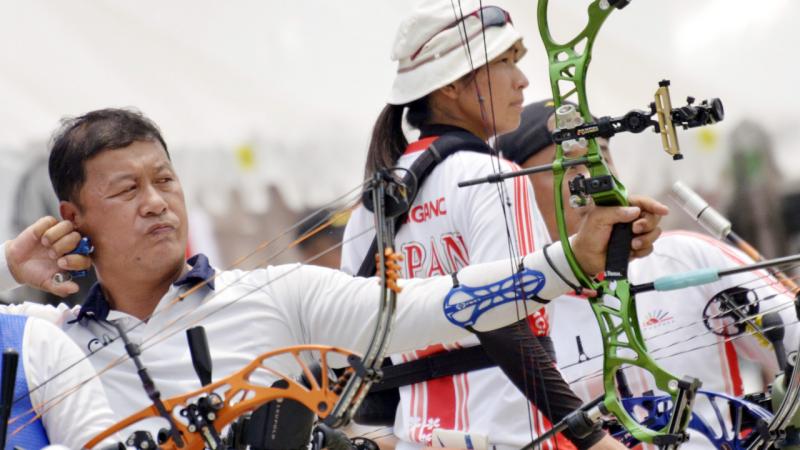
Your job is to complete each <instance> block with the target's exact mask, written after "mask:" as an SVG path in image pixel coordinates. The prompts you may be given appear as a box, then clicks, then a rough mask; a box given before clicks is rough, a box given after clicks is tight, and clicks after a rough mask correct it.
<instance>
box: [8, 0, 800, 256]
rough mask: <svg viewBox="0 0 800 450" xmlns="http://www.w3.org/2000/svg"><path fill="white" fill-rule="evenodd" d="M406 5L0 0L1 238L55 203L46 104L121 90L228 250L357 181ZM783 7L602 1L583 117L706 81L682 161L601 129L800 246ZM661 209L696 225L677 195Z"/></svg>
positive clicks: (628, 173) (532, 41) (103, 101)
mask: <svg viewBox="0 0 800 450" xmlns="http://www.w3.org/2000/svg"><path fill="white" fill-rule="evenodd" d="M415 3H416V2H412V1H409V0H391V1H389V0H382V1H374V0H348V1H341V2H333V1H324V0H316V1H314V0H294V1H290V2H289V1H263V0H259V1H256V0H251V1H237V2H211V1H198V0H191V1H190V0H179V1H170V2H160V1H154V0H140V1H137V2H123V1H112V0H96V1H92V2H77V1H67V2H57V1H43V0H28V1H25V2H2V3H0V67H2V68H3V69H2V70H0V99H2V101H0V174H2V175H0V201H2V204H3V205H4V207H3V208H2V209H0V238H2V239H7V238H8V237H10V236H13V235H14V234H15V233H16V232H17V231H18V230H19V229H21V227H24V226H27V225H28V224H30V223H32V222H33V221H34V220H35V219H36V218H38V217H40V216H42V215H44V214H54V215H56V214H57V209H56V203H55V198H54V196H52V194H51V193H50V186H49V180H48V178H47V170H46V163H45V161H46V156H47V142H48V139H49V137H50V134H51V133H52V132H53V130H54V129H55V128H56V127H57V126H58V124H59V120H60V119H61V118H62V117H65V116H75V115H79V114H81V113H84V112H86V111H89V110H91V109H97V108H102V107H108V106H114V107H122V106H132V107H136V108H138V109H140V110H141V111H143V112H144V113H145V114H146V115H148V116H149V117H151V118H152V119H154V120H155V121H156V123H158V124H159V125H160V126H161V129H162V131H163V133H164V137H165V139H166V140H167V143H168V144H169V145H170V151H171V152H172V154H173V159H174V161H175V164H176V166H177V170H178V173H179V175H180V176H181V177H182V181H183V184H184V189H185V191H186V194H187V202H188V204H189V208H190V216H191V217H190V229H191V243H190V245H191V247H192V250H193V251H202V252H204V253H207V254H209V256H210V257H211V259H212V261H215V262H216V264H217V265H219V266H226V265H228V264H230V263H232V262H233V261H235V260H236V259H237V258H238V257H240V256H242V255H244V254H246V253H247V252H248V251H250V250H252V249H253V248H254V247H255V246H256V245H257V244H258V243H259V242H262V241H264V240H266V239H269V238H270V237H272V236H276V235H278V234H279V233H281V231H283V230H285V229H287V228H288V227H289V226H290V225H292V224H294V223H295V222H296V221H297V220H298V219H300V218H302V217H306V216H308V214H309V213H310V212H312V211H314V210H315V209H317V208H319V207H320V206H322V205H325V204H327V203H328V202H330V201H332V200H333V199H335V198H337V197H338V196H339V195H341V194H343V193H345V192H347V191H349V190H351V189H353V188H354V187H356V186H357V185H358V184H359V181H360V179H361V177H362V168H363V161H364V156H365V153H366V144H367V142H368V138H369V134H370V130H371V127H372V124H373V121H374V119H375V118H376V116H377V114H378V112H379V111H380V109H381V108H382V107H383V105H384V99H385V98H386V96H387V94H388V92H389V89H390V86H391V83H392V79H393V74H394V70H395V66H394V63H392V62H391V61H390V60H389V53H390V48H391V44H392V41H393V39H394V32H395V29H396V28H397V26H398V24H399V22H400V20H401V19H402V17H403V16H405V15H406V14H407V13H408V12H409V11H410V10H411V8H412V7H413V5H414V4H415ZM485 3H486V4H490V3H492V2H488V1H486V2H485ZM551 3H552V5H551V11H550V15H551V22H553V24H554V25H553V26H554V30H553V31H554V35H555V37H556V38H558V37H559V36H564V37H566V36H568V35H569V36H572V35H574V34H575V33H576V32H577V30H579V29H580V28H582V27H583V25H584V24H585V20H586V13H585V9H586V5H588V3H589V2H588V1H577V0H560V1H558V0H553V1H551ZM495 4H498V5H500V6H503V7H505V8H506V9H507V10H508V11H509V12H510V13H511V15H512V17H513V20H514V23H515V25H516V26H517V28H518V29H519V30H521V32H522V34H523V35H524V37H525V43H526V45H527V47H528V49H529V52H528V55H527V56H526V57H525V59H523V60H522V62H521V67H522V69H523V70H524V72H525V73H526V75H527V76H528V78H529V80H530V87H529V88H528V89H527V91H526V99H527V100H530V101H534V100H538V99H541V98H545V97H547V96H549V87H548V86H549V84H548V81H547V67H546V59H545V56H544V51H543V48H542V46H541V43H540V40H539V35H538V30H537V28H536V17H535V9H536V4H535V2H534V1H531V0H528V1H503V0H498V1H497V2H495ZM797 23H800V3H799V2H796V1H792V0H760V1H758V2H753V1H744V0H703V1H698V0H669V1H666V0H662V1H656V0H635V1H632V2H631V4H630V5H629V6H628V7H627V8H625V9H624V10H622V11H617V12H615V13H614V14H612V15H611V17H610V18H609V20H608V22H607V23H606V24H605V27H604V29H603V30H602V31H601V33H600V35H599V38H598V40H597V42H596V44H595V49H594V53H593V54H594V59H593V62H592V68H591V69H590V71H589V82H588V92H589V98H590V105H591V107H592V112H593V113H594V114H595V115H597V116H601V115H615V116H616V115H622V114H624V113H625V112H627V111H629V110H630V109H647V105H648V104H649V103H650V102H651V101H652V100H653V93H654V91H655V89H656V88H657V84H658V81H659V80H661V79H665V78H668V79H670V80H671V81H672V95H673V104H674V105H683V104H684V100H685V97H686V96H688V95H692V96H695V97H697V98H698V100H699V99H704V98H711V97H720V98H721V99H722V100H723V102H724V104H725V109H726V118H725V121H724V122H723V123H721V124H718V125H715V126H713V127H707V128H702V129H697V130H691V131H687V132H682V133H680V134H679V138H680V142H681V144H682V147H683V151H684V153H685V155H686V156H685V159H684V160H683V161H680V162H673V161H672V160H671V158H669V157H668V156H667V155H666V154H664V153H663V151H662V150H661V147H660V140H659V138H658V136H656V135H654V134H652V133H651V132H649V131H648V132H646V133H643V134H642V135H621V136H619V137H616V138H614V139H613V141H612V151H613V153H614V158H615V160H616V164H617V167H618V169H619V170H620V175H621V178H622V179H623V180H624V181H625V183H626V184H627V185H628V186H629V188H630V190H631V191H633V192H637V193H644V194H649V195H653V196H656V197H657V198H660V199H662V200H665V201H666V192H668V190H669V187H670V186H671V185H672V183H673V182H674V181H676V180H682V181H684V182H686V183H687V184H689V185H690V186H692V187H693V188H695V189H696V190H698V192H700V193H701V194H702V195H704V196H705V197H706V199H708V200H709V201H711V203H712V204H713V205H714V206H716V207H717V208H718V209H719V210H720V211H722V212H724V213H725V214H727V215H728V216H729V217H730V218H731V219H732V220H733V221H734V224H735V225H734V227H735V229H736V230H738V232H739V234H741V235H743V236H744V237H745V238H747V239H750V240H751V241H752V242H753V243H754V244H755V245H756V246H757V247H758V248H759V249H761V251H762V252H763V253H765V254H767V255H768V256H773V255H777V254H786V253H790V252H792V251H795V250H797V249H798V247H800V246H798V239H797V236H798V232H800V206H798V205H800V172H798V171H797V170H796V169H795V163H797V162H800V158H799V157H798V155H797V154H796V152H797V150H798V141H800V91H798V89H797V87H796V80H797V75H796V74H797V72H798V69H800V58H798V44H800V38H798V36H797V33H796V25H797ZM672 205H673V206H674V203H672ZM667 226H668V227H673V226H681V227H684V228H691V229H694V225H693V224H692V223H691V222H690V221H688V220H687V219H685V216H684V215H683V213H682V212H681V211H680V210H679V209H678V208H677V207H674V208H673V214H672V217H671V218H670V219H669V220H668V221H667ZM335 233H336V232H335V231H334V235H333V238H335V236H336V235H335ZM290 234H291V233H290ZM301 250H302V249H299V248H294V249H291V250H290V251H285V252H282V253H281V254H279V255H277V256H275V257H273V258H271V259H270V262H273V263H280V262H287V261H297V260H301V259H303V258H304V256H303V254H302V253H301ZM263 262H264V260H263V258H262V259H261V260H259V261H255V260H254V261H250V262H248V263H246V264H244V266H245V267H252V266H253V265H256V264H262V263H263Z"/></svg>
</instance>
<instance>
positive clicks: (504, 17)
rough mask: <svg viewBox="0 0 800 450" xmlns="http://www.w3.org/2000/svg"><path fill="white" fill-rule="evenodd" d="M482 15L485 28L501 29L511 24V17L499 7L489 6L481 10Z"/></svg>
mask: <svg viewBox="0 0 800 450" xmlns="http://www.w3.org/2000/svg"><path fill="white" fill-rule="evenodd" d="M480 15H481V19H482V20H483V26H484V27H501V26H503V25H505V24H506V23H508V22H511V16H509V14H508V13H507V12H505V11H504V10H503V9H502V8H500V7H497V6H487V7H485V8H483V9H482V10H480Z"/></svg>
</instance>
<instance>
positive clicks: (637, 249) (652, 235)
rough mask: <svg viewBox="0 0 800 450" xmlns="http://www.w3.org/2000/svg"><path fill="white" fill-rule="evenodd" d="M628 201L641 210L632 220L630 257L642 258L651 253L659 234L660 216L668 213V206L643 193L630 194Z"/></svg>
mask: <svg viewBox="0 0 800 450" xmlns="http://www.w3.org/2000/svg"><path fill="white" fill-rule="evenodd" d="M628 201H629V202H630V203H631V205H633V206H638V207H639V208H640V209H641V211H642V213H641V214H640V215H639V218H638V219H636V220H635V221H634V222H633V241H631V257H632V258H642V257H644V256H647V255H649V254H650V253H652V251H653V243H654V242H655V241H656V239H658V237H659V236H660V235H661V228H659V226H658V224H659V223H660V222H661V218H662V217H664V216H666V215H667V214H669V208H667V206H666V205H664V204H662V203H660V202H658V201H657V200H655V199H653V198H650V197H647V196H644V195H631V196H629V197H628Z"/></svg>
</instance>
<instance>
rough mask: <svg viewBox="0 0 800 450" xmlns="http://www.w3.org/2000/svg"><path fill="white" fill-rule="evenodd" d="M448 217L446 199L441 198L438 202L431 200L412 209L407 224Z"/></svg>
mask: <svg viewBox="0 0 800 450" xmlns="http://www.w3.org/2000/svg"><path fill="white" fill-rule="evenodd" d="M446 215H447V209H445V205H444V197H439V198H437V199H436V200H431V201H429V202H425V203H422V204H420V205H417V206H414V207H413V208H411V211H409V212H408V221H407V222H412V223H423V222H426V221H427V220H429V219H433V218H435V217H439V216H446Z"/></svg>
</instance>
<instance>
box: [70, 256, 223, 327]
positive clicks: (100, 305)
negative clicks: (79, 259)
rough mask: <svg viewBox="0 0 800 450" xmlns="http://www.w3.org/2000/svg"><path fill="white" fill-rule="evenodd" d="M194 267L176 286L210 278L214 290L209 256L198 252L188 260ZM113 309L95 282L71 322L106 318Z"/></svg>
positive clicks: (211, 287) (209, 282)
mask: <svg viewBox="0 0 800 450" xmlns="http://www.w3.org/2000/svg"><path fill="white" fill-rule="evenodd" d="M186 262H187V263H188V264H189V265H190V266H191V267H192V268H191V269H190V270H189V271H188V272H186V274H185V275H184V276H182V277H180V278H179V279H178V280H177V281H175V282H174V283H172V285H173V286H175V287H180V286H190V287H191V286H194V285H196V284H198V283H203V282H205V281H206V280H208V283H207V284H206V285H207V286H208V287H209V289H211V290H214V268H213V267H211V264H209V262H208V257H207V256H206V255H204V254H202V253H198V254H196V255H194V256H192V257H191V258H189V260H188V261H186ZM110 311H111V305H110V304H109V303H108V300H106V296H105V294H103V289H101V287H100V283H95V284H94V285H93V286H92V288H91V289H89V293H88V294H87V295H86V301H84V302H83V306H81V310H80V312H79V313H78V317H77V318H76V319H75V320H71V321H70V322H69V323H75V322H80V321H81V320H83V319H87V318H88V319H94V320H105V319H106V318H108V313H109V312H110Z"/></svg>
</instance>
